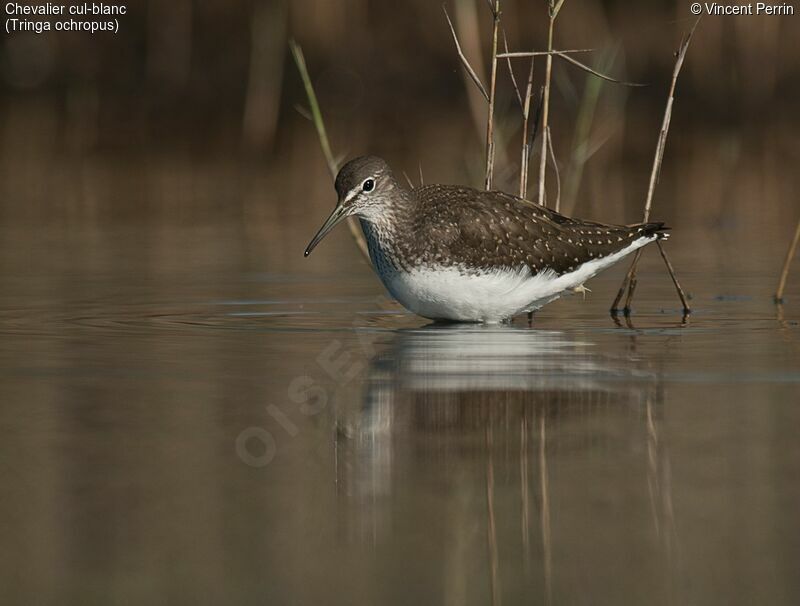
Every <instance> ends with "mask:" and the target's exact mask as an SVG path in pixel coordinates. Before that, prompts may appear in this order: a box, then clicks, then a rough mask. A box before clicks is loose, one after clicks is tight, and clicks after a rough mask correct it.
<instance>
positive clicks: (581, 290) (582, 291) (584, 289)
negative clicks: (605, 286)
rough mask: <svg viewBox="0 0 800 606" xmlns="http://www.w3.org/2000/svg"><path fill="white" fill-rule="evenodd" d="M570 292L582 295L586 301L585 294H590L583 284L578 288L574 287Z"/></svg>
mask: <svg viewBox="0 0 800 606" xmlns="http://www.w3.org/2000/svg"><path fill="white" fill-rule="evenodd" d="M571 290H572V292H573V293H575V294H576V295H577V294H579V293H580V294H582V295H583V298H584V299H586V293H587V292H592V291H591V289H589V288H586V286H585V285H584V284H581V285H580V286H576V287H575V288H573V289H571Z"/></svg>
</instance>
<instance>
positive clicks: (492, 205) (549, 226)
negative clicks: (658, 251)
mask: <svg viewBox="0 0 800 606" xmlns="http://www.w3.org/2000/svg"><path fill="white" fill-rule="evenodd" d="M414 193H415V195H416V196H417V200H418V203H419V205H420V210H422V211H423V212H421V213H420V214H419V216H422V217H425V218H426V223H425V225H418V226H416V232H417V237H418V238H420V239H424V240H425V241H426V242H427V243H428V246H429V247H430V249H431V250H433V251H435V256H436V257H437V258H438V260H439V261H442V260H453V259H455V260H458V262H460V263H463V264H465V265H467V266H469V267H508V268H519V267H522V266H527V267H529V268H530V269H531V271H533V272H534V273H538V272H541V271H545V270H548V269H549V270H552V271H554V272H556V273H557V274H559V275H561V274H564V273H568V272H570V271H573V270H575V269H577V268H578V267H579V266H580V265H582V264H583V263H586V262H588V261H591V260H593V259H598V258H602V257H606V256H608V255H610V254H612V253H614V252H617V251H619V250H622V249H624V248H626V247H627V246H629V245H630V244H631V243H632V242H633V241H634V240H636V239H637V238H638V237H640V236H645V235H652V234H654V233H661V232H662V231H663V230H664V229H666V228H665V227H664V225H663V224H662V223H648V224H642V225H632V226H622V225H605V224H602V223H594V222H589V221H581V220H578V219H571V218H569V217H565V216H564V215H561V214H559V213H556V212H555V211H552V210H550V209H547V208H544V207H542V206H539V205H538V204H535V203H533V202H530V201H528V200H523V199H521V198H517V197H515V196H511V195H509V194H505V193H502V192H496V191H490V192H487V191H481V190H475V189H470V188H466V187H457V186H445V185H430V186H426V187H423V188H419V189H417V190H415V191H414ZM453 264H457V263H453Z"/></svg>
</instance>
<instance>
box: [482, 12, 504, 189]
mask: <svg viewBox="0 0 800 606" xmlns="http://www.w3.org/2000/svg"><path fill="white" fill-rule="evenodd" d="M489 8H490V9H491V11H492V72H491V76H490V79H489V115H488V117H487V119H486V178H485V180H484V187H485V189H487V190H490V189H492V178H493V176H494V104H495V94H496V88H497V36H498V33H499V31H500V0H495V2H494V5H492V3H491V0H490V2H489Z"/></svg>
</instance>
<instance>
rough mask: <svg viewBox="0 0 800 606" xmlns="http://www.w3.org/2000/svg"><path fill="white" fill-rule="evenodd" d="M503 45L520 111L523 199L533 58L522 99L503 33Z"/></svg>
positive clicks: (526, 169) (520, 181) (520, 190)
mask: <svg viewBox="0 0 800 606" xmlns="http://www.w3.org/2000/svg"><path fill="white" fill-rule="evenodd" d="M503 45H504V47H505V50H506V52H505V53H503V56H504V57H505V58H506V63H507V64H508V74H509V75H510V76H511V84H512V85H513V86H514V92H515V93H516V95H517V102H518V103H519V108H520V110H521V111H522V155H521V157H520V163H519V197H520V198H524V197H525V196H526V195H527V191H528V156H529V150H530V145H529V143H528V118H529V117H530V111H531V95H532V94H533V66H534V58H533V57H531V67H530V70H529V71H528V82H527V84H526V86H525V97H524V98H523V96H522V93H520V90H519V86H518V85H517V78H516V76H515V75H514V68H513V66H512V65H511V57H512V55H513V53H509V52H508V39H507V38H506V33H505V31H503ZM499 56H500V55H498V57H499Z"/></svg>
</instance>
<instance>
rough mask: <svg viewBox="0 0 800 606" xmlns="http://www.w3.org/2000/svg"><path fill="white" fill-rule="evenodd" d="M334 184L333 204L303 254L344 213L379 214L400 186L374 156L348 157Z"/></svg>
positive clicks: (372, 216)
mask: <svg viewBox="0 0 800 606" xmlns="http://www.w3.org/2000/svg"><path fill="white" fill-rule="evenodd" d="M335 187H336V193H337V194H338V201H337V202H336V208H334V209H333V212H332V213H331V215H330V216H329V217H328V219H327V220H326V221H325V223H323V224H322V227H320V229H319V231H318V232H317V235H316V236H314V237H313V238H312V240H311V242H310V243H309V244H308V247H307V248H306V252H305V256H306V257H307V256H308V255H310V254H311V251H312V250H314V247H315V246H316V245H317V244H319V242H320V241H321V240H322V238H324V237H325V236H326V235H327V234H328V232H329V231H331V230H332V229H333V228H334V227H336V225H338V224H339V223H341V222H342V221H343V220H344V219H346V218H347V217H352V216H358V217H361V218H363V219H367V220H376V219H378V218H380V217H381V216H382V215H383V214H384V213H385V212H386V209H387V207H388V206H389V205H390V200H391V199H392V195H393V194H394V193H396V192H397V191H399V190H400V188H399V186H398V184H397V182H396V181H395V179H394V175H392V171H391V169H390V168H389V165H388V164H386V162H385V161H384V160H382V159H381V158H378V157H376V156H362V157H360V158H355V159H353V160H350V161H349V162H348V163H347V164H345V165H344V166H343V167H342V168H341V170H340V171H339V174H338V175H337V176H336V185H335Z"/></svg>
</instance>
